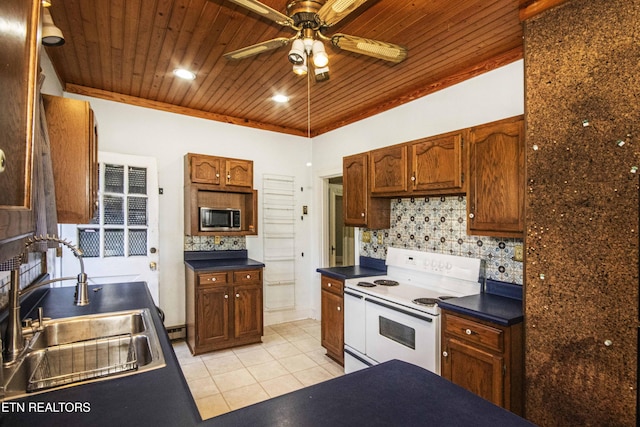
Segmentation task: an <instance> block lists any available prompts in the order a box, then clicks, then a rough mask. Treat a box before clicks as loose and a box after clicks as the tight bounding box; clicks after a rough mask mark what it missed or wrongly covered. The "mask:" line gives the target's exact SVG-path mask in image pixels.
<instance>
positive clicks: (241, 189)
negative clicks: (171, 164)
mask: <svg viewBox="0 0 640 427" xmlns="http://www.w3.org/2000/svg"><path fill="white" fill-rule="evenodd" d="M201 207H208V208H219V209H226V208H231V209H239V210H240V211H241V220H240V223H241V227H240V229H239V230H233V231H200V227H199V224H200V222H199V212H200V208H201ZM184 232H185V234H186V235H187V236H225V235H226V236H244V235H256V234H258V192H257V191H256V190H254V189H253V161H252V160H242V159H230V158H226V157H218V156H208V155H205V154H192V153H188V154H185V156H184Z"/></svg>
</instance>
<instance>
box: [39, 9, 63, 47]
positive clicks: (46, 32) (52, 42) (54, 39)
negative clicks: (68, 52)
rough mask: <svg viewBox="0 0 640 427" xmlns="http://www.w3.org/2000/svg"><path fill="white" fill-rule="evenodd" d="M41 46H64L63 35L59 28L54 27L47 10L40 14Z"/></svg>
mask: <svg viewBox="0 0 640 427" xmlns="http://www.w3.org/2000/svg"><path fill="white" fill-rule="evenodd" d="M41 41H42V44H43V45H45V46H62V45H63V44H64V35H62V31H61V30H60V28H58V27H56V24H54V23H53V18H52V17H51V12H49V9H44V10H43V12H42V40H41Z"/></svg>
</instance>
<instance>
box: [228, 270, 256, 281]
mask: <svg viewBox="0 0 640 427" xmlns="http://www.w3.org/2000/svg"><path fill="white" fill-rule="evenodd" d="M261 272H262V270H242V271H234V272H233V283H260V282H261V281H262V275H261Z"/></svg>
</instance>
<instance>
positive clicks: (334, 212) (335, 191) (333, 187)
mask: <svg viewBox="0 0 640 427" xmlns="http://www.w3.org/2000/svg"><path fill="white" fill-rule="evenodd" d="M328 188H329V195H328V196H329V216H328V220H329V248H328V250H329V267H337V266H343V265H354V264H355V246H354V228H353V227H347V226H345V225H344V218H343V214H342V207H343V202H342V177H341V176H339V177H334V178H329V179H328Z"/></svg>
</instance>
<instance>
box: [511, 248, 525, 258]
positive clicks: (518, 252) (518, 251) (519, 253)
mask: <svg viewBox="0 0 640 427" xmlns="http://www.w3.org/2000/svg"><path fill="white" fill-rule="evenodd" d="M513 260H514V261H518V262H522V261H524V251H523V248H522V245H516V247H515V250H514V251H513Z"/></svg>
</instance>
